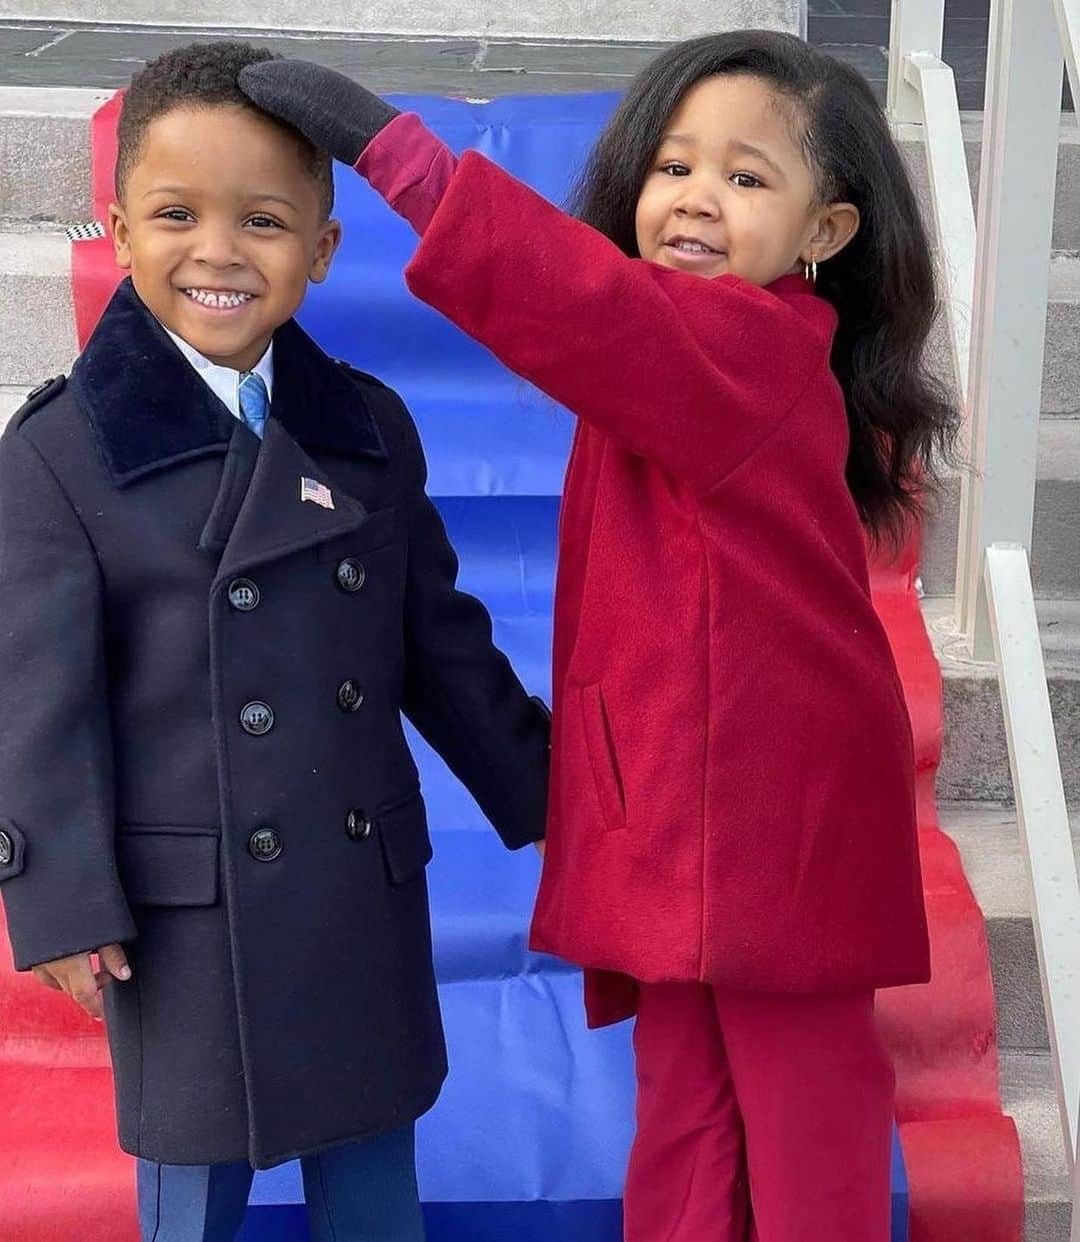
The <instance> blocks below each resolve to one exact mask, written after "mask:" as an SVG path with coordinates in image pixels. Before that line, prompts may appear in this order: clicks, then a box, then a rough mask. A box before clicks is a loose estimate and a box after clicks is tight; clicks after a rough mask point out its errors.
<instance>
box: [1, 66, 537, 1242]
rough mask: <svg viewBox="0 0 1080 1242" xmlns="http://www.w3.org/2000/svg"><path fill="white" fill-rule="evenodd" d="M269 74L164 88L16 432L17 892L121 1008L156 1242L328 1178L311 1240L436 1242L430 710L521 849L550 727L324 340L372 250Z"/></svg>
mask: <svg viewBox="0 0 1080 1242" xmlns="http://www.w3.org/2000/svg"><path fill="white" fill-rule="evenodd" d="M266 58H267V56H266V54H265V53H259V52H256V51H253V50H252V49H250V48H248V47H246V46H244V45H241V44H229V43H219V44H214V45H209V46H192V47H188V48H181V49H179V50H177V51H174V52H170V53H168V54H166V55H165V56H163V57H161V58H159V59H158V60H157V61H155V62H153V63H151V64H150V65H149V66H147V68H146V69H145V70H144V71H143V72H141V73H139V74H137V75H136V77H135V79H134V80H133V82H132V85H131V88H130V90H129V92H128V94H127V97H126V100H125V105H124V110H123V115H122V118H121V122H120V134H119V158H118V165H117V203H116V204H115V205H114V206H113V207H112V209H111V211H110V227H111V231H112V235H113V238H114V241H115V247H116V257H117V260H118V262H119V264H120V265H121V266H122V267H124V268H126V269H128V271H129V273H130V279H129V280H126V281H125V282H124V283H123V284H122V285H121V287H120V289H119V290H118V292H117V293H116V295H115V297H114V298H113V300H112V302H111V303H110V305H109V307H108V309H107V310H106V312H105V314H104V316H103V318H102V320H101V322H100V324H99V325H98V327H97V329H96V331H95V333H94V335H93V337H92V338H91V340H90V342H89V344H88V345H87V348H86V350H85V351H84V352H83V354H82V355H81V356H80V358H79V359H78V361H77V363H76V365H75V367H74V369H73V371H72V374H71V377H70V378H69V379H67V380H66V381H65V380H64V379H57V380H54V381H52V382H51V383H50V384H48V385H47V386H45V387H44V388H43V389H42V390H41V391H39V392H38V393H36V394H35V395H34V396H33V397H32V398H31V400H29V401H28V403H27V404H26V406H24V408H23V410H22V411H21V412H20V414H19V415H17V416H16V417H15V419H13V421H12V423H11V425H10V427H9V429H8V431H7V432H6V433H5V435H4V437H3V440H2V441H0V554H2V555H0V589H2V590H3V594H4V599H5V625H4V627H3V634H2V635H0V720H2V721H3V722H4V723H3V727H2V735H0V892H2V893H3V896H4V900H5V905H6V908H7V914H8V923H9V931H10V935H11V940H12V944H13V946H14V952H15V958H16V965H17V966H18V967H19V968H20V969H31V968H32V969H33V970H34V972H35V974H36V975H37V977H38V978H39V979H40V981H41V982H42V983H43V984H45V985H46V986H49V987H52V988H56V989H60V990H63V991H65V992H67V993H68V994H69V995H70V996H71V997H72V998H73V999H74V1000H76V1001H77V1002H78V1003H80V1004H81V1005H82V1006H83V1007H84V1008H85V1009H86V1010H87V1011H88V1012H89V1013H90V1014H92V1015H93V1016H95V1017H100V1016H102V1013H103V1008H104V1012H105V1013H106V1014H107V1018H108V1030H109V1038H110V1044H111V1050H112V1055H113V1064H114V1070H115V1076H116V1090H117V1106H118V1120H119V1131H120V1143H121V1146H122V1147H123V1148H124V1149H125V1150H127V1151H129V1152H132V1153H133V1154H135V1155H136V1156H138V1157H140V1161H139V1212H140V1222H141V1227H142V1229H143V1233H144V1236H145V1237H146V1238H148V1239H149V1238H153V1239H155V1242H194V1240H205V1242H208V1240H210V1239H214V1240H217V1239H228V1238H232V1237H233V1235H234V1234H235V1232H236V1230H237V1228H238V1227H239V1224H240V1221H241V1218H242V1216H243V1211H244V1206H245V1204H246V1200H247V1193H248V1188H249V1185H250V1181H251V1176H252V1169H253V1167H265V1166H269V1165H272V1164H275V1163H278V1162H280V1161H282V1160H285V1159H288V1158H290V1157H292V1156H296V1155H299V1156H301V1157H302V1170H303V1176H304V1186H305V1193H306V1197H307V1201H308V1212H309V1218H310V1221H311V1226H312V1236H313V1237H315V1238H317V1239H324V1238H335V1239H337V1242H344V1240H345V1239H349V1240H353V1239H357V1240H360V1239H364V1240H368V1239H370V1240H372V1242H375V1240H376V1239H391V1238H393V1239H400V1240H402V1242H413V1240H416V1239H420V1238H422V1236H423V1226H422V1222H421V1216H420V1208H419V1202H418V1196H417V1189H416V1178H415V1169H414V1158H413V1122H414V1121H415V1119H416V1118H417V1117H418V1116H419V1115H420V1114H421V1113H423V1112H424V1111H425V1110H426V1109H427V1108H429V1107H430V1106H431V1104H432V1103H433V1102H434V1100H435V1098H436V1096H437V1094H438V1092H439V1088H440V1085H441V1083H442V1080H443V1077H444V1075H445V1071H446V1062H445V1052H444V1047H443V1039H442V1031H441V1024H440V1019H439V1012H438V1003H437V997H436V990H435V980H434V971H433V967H432V960H431V945H430V930H429V923H428V905H427V889H426V882H425V867H426V864H427V862H428V859H429V858H430V855H431V845H430V840H429V836H428V829H427V823H426V817H425V811H424V804H423V801H422V799H421V796H420V791H419V786H418V778H417V771H416V766H415V764H414V762H413V759H412V756H411V755H410V753H409V751H408V748H407V745H406V742H405V738H404V734H403V732H402V728H401V712H405V713H406V714H407V715H408V716H409V717H410V718H411V719H412V720H413V722H414V723H415V724H416V725H417V727H418V728H419V729H420V731H421V732H422V733H423V734H424V735H425V736H426V737H427V739H428V740H429V741H430V742H431V743H432V744H433V745H434V746H435V748H436V749H437V750H438V751H439V752H440V753H441V754H442V756H443V757H444V758H445V759H446V761H447V762H448V763H449V765H450V766H451V767H452V768H453V770H454V771H455V772H456V773H457V775H458V776H459V777H460V778H461V779H462V780H463V781H464V782H465V784H466V785H467V787H468V788H469V789H470V791H471V792H472V794H473V795H474V796H475V798H476V799H477V801H478V802H479V804H480V806H481V808H482V809H483V811H484V812H485V814H486V815H487V816H488V818H489V819H490V820H491V821H492V823H493V824H494V825H495V827H496V828H497V830H498V831H499V833H500V835H501V836H502V838H503V840H504V841H505V843H506V844H507V845H508V846H510V847H518V846H521V845H524V844H525V843H527V842H530V841H535V840H538V839H539V838H540V837H542V835H543V824H544V812H545V801H546V782H547V743H548V725H547V716H546V711H545V710H544V709H543V707H542V705H541V704H539V703H538V702H537V701H535V700H531V699H530V698H529V697H528V695H527V694H526V692H525V691H524V690H523V689H522V687H521V685H520V683H519V682H518V681H517V679H516V677H515V676H514V674H513V671H512V670H511V668H510V666H509V664H508V662H507V661H506V659H505V657H504V656H502V654H501V653H500V652H499V651H498V650H497V649H496V648H495V647H494V646H493V645H492V640H491V626H490V621H489V618H488V616H487V614H486V612H485V611H484V609H483V608H482V607H481V605H480V604H479V603H478V602H477V601H476V600H474V599H472V598H470V597H469V596H466V595H464V594H461V593H460V592H458V591H457V590H456V589H455V585H454V583H455V577H456V570H457V564H456V560H455V558H454V555H453V552H452V550H451V549H450V547H449V545H448V543H447V540H446V536H445V532H444V530H443V527H442V524H441V521H440V519H439V517H438V514H437V512H436V510H435V509H434V507H433V506H432V504H431V502H430V501H429V499H428V498H427V496H426V494H425V491H424V483H425V477H426V472H425V466H424V461H423V456H422V452H421V449H420V444H419V440H418V438H417V435H416V430H415V428H414V426H413V424H412V421H411V419H410V418H409V415H408V413H407V412H406V410H405V408H404V406H403V405H402V403H401V401H400V399H399V398H398V397H397V396H396V395H395V394H394V393H393V392H391V391H390V390H389V389H387V388H385V387H384V386H383V385H382V384H380V383H379V382H378V381H377V380H375V379H373V378H372V377H370V376H367V375H364V374H362V373H360V372H357V371H354V370H352V369H350V368H348V367H345V366H344V365H342V364H340V363H337V362H334V361H332V360H331V359H329V358H328V357H326V355H325V354H323V353H322V352H321V351H320V350H319V349H318V347H317V346H316V345H315V344H314V343H313V342H312V341H311V340H310V339H309V338H308V337H307V336H306V335H305V334H304V333H303V332H302V331H301V329H300V328H299V327H298V326H297V325H296V323H295V322H294V321H293V319H292V316H293V314H294V312H295V311H296V309H297V308H298V307H299V305H300V303H301V301H302V299H303V297H304V293H305V290H306V288H307V283H308V281H309V280H315V281H320V280H323V279H324V278H325V277H326V275H327V272H328V270H329V267H330V263H331V260H332V258H333V255H334V252H335V250H336V249H337V246H338V244H339V241H340V238H341V229H340V226H339V224H338V223H337V222H336V221H334V220H332V219H331V218H330V210H331V207H332V201H333V183H332V179H331V170H330V161H329V158H328V157H327V156H325V155H324V154H322V153H321V152H318V151H317V150H316V149H315V148H314V147H312V146H311V145H310V144H309V143H308V142H307V141H306V140H305V139H303V138H302V137H301V136H300V135H299V134H298V133H296V132H295V131H293V130H292V129H290V128H289V127H288V126H286V125H283V124H282V123H280V122H278V121H276V120H273V119H271V118H269V117H268V116H266V115H264V114H262V113H260V112H258V111H257V110H256V109H255V108H254V107H253V106H252V105H251V104H250V103H249V102H248V101H247V100H246V99H245V98H244V96H243V95H242V94H241V93H240V91H239V89H238V87H237V77H238V75H239V72H240V70H241V69H242V68H243V67H244V66H245V65H248V64H252V63H255V62H257V61H259V60H262V59H266ZM95 955H96V957H97V969H96V970H95V961H94V957H95ZM110 983H111V984H112V985H111V986H109V985H110ZM103 1001H104V1007H103Z"/></svg>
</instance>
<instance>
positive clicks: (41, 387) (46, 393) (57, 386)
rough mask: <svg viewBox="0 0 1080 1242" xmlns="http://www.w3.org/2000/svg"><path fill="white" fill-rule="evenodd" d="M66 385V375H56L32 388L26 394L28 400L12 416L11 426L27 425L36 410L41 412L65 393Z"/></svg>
mask: <svg viewBox="0 0 1080 1242" xmlns="http://www.w3.org/2000/svg"><path fill="white" fill-rule="evenodd" d="M66 383H67V376H66V375H56V376H53V378H52V379H47V380H43V381H42V382H41V383H40V384H38V386H37V387H36V388H32V389H31V390H30V392H28V393H27V394H26V400H25V401H24V402H23V403H22V405H20V406H19V408H18V409H17V410H16V411H15V413H14V414H13V415H12V416H11V425H12V426H13V427H19V426H21V425H22V424H23V423H25V422H26V420H27V419H28V418H29V417H30V415H31V414H33V413H34V411H35V410H40V409H41V407H42V406H43V405H48V403H49V402H50V401H51V400H52V399H53V397H56V396H59V394H60V393H62V392H63V391H64V385H65V384H66Z"/></svg>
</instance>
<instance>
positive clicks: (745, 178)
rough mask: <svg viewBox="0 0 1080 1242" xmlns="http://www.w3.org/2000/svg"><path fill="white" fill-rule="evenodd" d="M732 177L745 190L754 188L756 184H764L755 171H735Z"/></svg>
mask: <svg viewBox="0 0 1080 1242" xmlns="http://www.w3.org/2000/svg"><path fill="white" fill-rule="evenodd" d="M731 179H732V181H734V182H735V184H736V185H737V186H739V187H740V188H741V189H744V190H752V189H754V188H755V187H756V186H759V185H761V184H762V183H761V181H760V179H759V178H757V177H755V176H754V174H753V173H747V172H738V173H733V174H732V176H731Z"/></svg>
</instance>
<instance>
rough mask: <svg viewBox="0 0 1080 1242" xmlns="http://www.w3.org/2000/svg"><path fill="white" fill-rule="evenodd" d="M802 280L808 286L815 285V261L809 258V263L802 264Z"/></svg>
mask: <svg viewBox="0 0 1080 1242" xmlns="http://www.w3.org/2000/svg"><path fill="white" fill-rule="evenodd" d="M803 279H804V280H805V281H806V283H807V284H808V285H816V284H817V259H815V258H811V259H810V262H809V263H804V264H803Z"/></svg>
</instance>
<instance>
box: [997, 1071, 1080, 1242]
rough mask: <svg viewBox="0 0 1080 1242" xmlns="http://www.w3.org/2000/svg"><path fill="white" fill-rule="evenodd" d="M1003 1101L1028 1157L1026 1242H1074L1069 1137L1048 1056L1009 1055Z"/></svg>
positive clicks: (1003, 1087)
mask: <svg viewBox="0 0 1080 1242" xmlns="http://www.w3.org/2000/svg"><path fill="white" fill-rule="evenodd" d="M1000 1070H1001V1097H1002V1104H1003V1107H1004V1109H1005V1111H1006V1112H1007V1113H1008V1114H1009V1115H1010V1116H1011V1117H1012V1118H1013V1119H1014V1120H1015V1121H1016V1128H1017V1130H1018V1132H1019V1134H1020V1149H1021V1151H1022V1153H1023V1158H1024V1237H1025V1239H1026V1242H1069V1221H1070V1217H1071V1213H1070V1203H1071V1200H1072V1189H1071V1185H1070V1179H1069V1170H1068V1165H1067V1163H1066V1159H1065V1137H1064V1131H1063V1130H1062V1127H1061V1119H1060V1114H1059V1112H1058V1104H1057V1096H1056V1094H1055V1092H1054V1085H1053V1071H1052V1069H1051V1066H1050V1057H1049V1055H1048V1054H1046V1053H1023V1052H1014V1053H1005V1054H1004V1055H1003V1056H1002V1057H1001V1063H1000Z"/></svg>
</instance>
